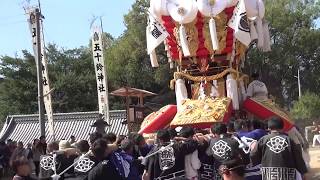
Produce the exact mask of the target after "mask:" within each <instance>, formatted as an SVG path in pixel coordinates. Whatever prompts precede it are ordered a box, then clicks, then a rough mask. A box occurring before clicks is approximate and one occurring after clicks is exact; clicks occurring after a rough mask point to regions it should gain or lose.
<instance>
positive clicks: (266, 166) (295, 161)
mask: <svg viewBox="0 0 320 180" xmlns="http://www.w3.org/2000/svg"><path fill="white" fill-rule="evenodd" d="M268 127H269V129H270V131H271V133H270V134H269V135H267V136H264V137H262V138H261V139H260V140H259V141H258V143H257V145H256V146H255V148H254V149H253V150H252V151H251V160H252V163H253V165H257V164H260V163H261V166H262V168H261V170H262V171H261V172H262V180H269V179H270V178H269V177H271V176H272V177H299V176H301V175H302V176H304V174H305V173H306V172H307V167H306V165H305V163H304V160H303V158H302V153H301V148H300V146H299V145H297V144H295V143H294V142H293V140H291V139H290V138H289V137H288V135H286V134H284V133H282V129H283V127H284V123H283V121H282V120H281V119H280V118H278V117H274V118H271V119H270V120H269V121H268ZM297 172H298V173H297Z"/></svg>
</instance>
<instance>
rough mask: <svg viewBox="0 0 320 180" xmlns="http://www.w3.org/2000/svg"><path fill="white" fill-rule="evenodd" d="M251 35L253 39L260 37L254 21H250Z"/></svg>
mask: <svg viewBox="0 0 320 180" xmlns="http://www.w3.org/2000/svg"><path fill="white" fill-rule="evenodd" d="M250 37H251V41H254V40H256V39H258V34H257V30H256V27H255V26H254V21H250Z"/></svg>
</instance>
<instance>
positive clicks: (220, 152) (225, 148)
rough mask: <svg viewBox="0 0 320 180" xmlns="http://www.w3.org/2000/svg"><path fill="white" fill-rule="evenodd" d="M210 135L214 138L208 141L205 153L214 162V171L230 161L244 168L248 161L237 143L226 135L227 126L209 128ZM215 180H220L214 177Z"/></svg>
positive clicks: (218, 124) (215, 125) (218, 125)
mask: <svg viewBox="0 0 320 180" xmlns="http://www.w3.org/2000/svg"><path fill="white" fill-rule="evenodd" d="M211 133H212V134H213V135H214V136H215V137H214V138H212V139H211V140H210V145H209V148H208V149H207V151H206V153H207V155H208V156H213V158H214V161H215V167H214V168H215V169H219V166H220V165H221V164H222V163H223V162H225V161H230V160H237V161H240V162H241V163H242V164H243V167H242V168H244V167H245V165H246V164H248V163H249V159H248V158H247V157H246V156H245V154H244V152H243V150H242V149H241V148H240V147H239V143H238V141H237V140H235V139H234V138H233V137H232V136H230V135H229V134H227V126H226V125H225V124H223V123H216V124H214V125H213V126H212V128H211ZM215 179H221V177H220V176H216V177H215Z"/></svg>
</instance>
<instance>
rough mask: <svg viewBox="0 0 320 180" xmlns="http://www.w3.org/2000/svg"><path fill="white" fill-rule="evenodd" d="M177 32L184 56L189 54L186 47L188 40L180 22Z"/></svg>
mask: <svg viewBox="0 0 320 180" xmlns="http://www.w3.org/2000/svg"><path fill="white" fill-rule="evenodd" d="M179 34H180V43H181V48H182V52H183V55H184V56H190V55H191V54H190V51H189V47H188V40H187V34H186V29H185V28H184V26H183V25H182V24H181V25H180V28H179Z"/></svg>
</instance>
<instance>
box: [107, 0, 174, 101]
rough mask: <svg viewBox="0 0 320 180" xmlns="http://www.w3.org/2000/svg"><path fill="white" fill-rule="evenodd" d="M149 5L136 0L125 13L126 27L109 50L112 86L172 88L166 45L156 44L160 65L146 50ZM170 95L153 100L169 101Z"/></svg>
mask: <svg viewBox="0 0 320 180" xmlns="http://www.w3.org/2000/svg"><path fill="white" fill-rule="evenodd" d="M148 6H149V1H148V0H137V1H136V2H135V3H134V4H133V5H132V9H131V10H130V11H129V13H128V14H127V15H125V16H124V23H125V26H126V28H127V30H126V31H125V32H124V33H123V35H122V36H121V37H120V38H118V39H117V40H115V42H114V43H113V46H111V47H110V48H109V49H108V50H107V51H106V61H107V71H108V75H109V77H108V78H109V82H111V84H110V86H109V87H110V88H111V89H116V88H119V87H121V86H131V87H136V88H142V89H147V90H149V91H153V92H156V93H160V94H161V95H165V94H167V93H168V92H169V91H170V90H169V88H168V86H169V80H170V79H171V78H172V73H170V70H169V65H168V63H167V57H166V53H165V51H164V46H160V47H159V48H157V55H158V60H159V64H160V67H159V68H152V67H151V63H150V58H149V55H147V53H146V49H147V47H146V33H145V29H146V26H147V16H148V15H147V13H146V9H147V7H148ZM170 97H171V98H169V99H168V98H166V101H158V100H154V101H155V102H157V103H160V104H166V103H170V102H172V101H174V96H173V97H172V96H170ZM111 98H114V97H111ZM117 107H119V106H117Z"/></svg>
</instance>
